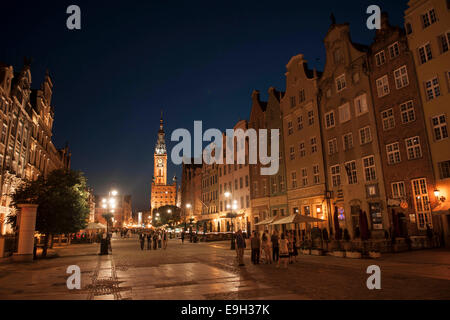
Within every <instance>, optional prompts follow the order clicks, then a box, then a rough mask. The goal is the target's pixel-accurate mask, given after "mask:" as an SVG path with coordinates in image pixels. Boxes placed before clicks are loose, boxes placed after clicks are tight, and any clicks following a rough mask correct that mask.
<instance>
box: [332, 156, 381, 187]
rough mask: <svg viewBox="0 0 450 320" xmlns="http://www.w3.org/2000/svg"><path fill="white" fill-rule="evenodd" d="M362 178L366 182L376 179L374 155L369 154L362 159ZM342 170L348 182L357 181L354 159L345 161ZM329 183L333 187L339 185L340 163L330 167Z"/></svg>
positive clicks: (355, 182) (354, 182) (340, 181)
mask: <svg viewBox="0 0 450 320" xmlns="http://www.w3.org/2000/svg"><path fill="white" fill-rule="evenodd" d="M362 165H363V173H364V179H365V181H366V182H373V181H375V180H376V179H377V173H376V169H375V157H374V156H369V157H365V158H363V160H362ZM342 171H343V172H345V173H346V176H347V183H348V184H350V185H351V184H357V183H358V171H357V166H356V161H349V162H346V163H345V164H344V166H343V170H342ZM330 173H331V184H332V186H333V187H339V186H341V183H342V180H341V165H335V166H332V167H331V168H330Z"/></svg>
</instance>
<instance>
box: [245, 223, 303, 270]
mask: <svg viewBox="0 0 450 320" xmlns="http://www.w3.org/2000/svg"><path fill="white" fill-rule="evenodd" d="M296 242H297V239H296V238H295V236H294V233H293V232H287V233H282V234H281V236H278V232H277V231H274V232H273V234H272V236H271V237H270V239H269V235H268V233H267V232H266V231H265V232H264V233H263V235H262V238H261V240H260V237H259V233H258V232H256V231H255V232H253V236H252V239H251V244H252V262H253V263H254V264H259V262H260V253H261V251H263V252H264V260H265V262H266V264H271V263H273V262H277V268H278V267H279V266H280V263H283V265H284V266H285V268H287V264H288V262H289V263H294V260H296V257H297V255H298V252H297V246H296Z"/></svg>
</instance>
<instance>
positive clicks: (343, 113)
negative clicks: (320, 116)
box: [324, 94, 369, 129]
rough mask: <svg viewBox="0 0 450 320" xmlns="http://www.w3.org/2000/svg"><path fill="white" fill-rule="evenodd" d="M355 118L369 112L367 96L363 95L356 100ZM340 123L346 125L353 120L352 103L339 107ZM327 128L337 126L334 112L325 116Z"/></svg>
mask: <svg viewBox="0 0 450 320" xmlns="http://www.w3.org/2000/svg"><path fill="white" fill-rule="evenodd" d="M354 107H355V116H356V117H359V116H361V115H363V114H365V113H367V112H368V111H369V109H368V106H367V95H366V94H362V95H360V96H358V97H356V98H355V99H354ZM338 110H339V112H338V114H339V122H340V123H345V122H348V121H350V120H351V118H352V113H351V110H350V102H347V103H345V104H343V105H342V106H339V107H338ZM324 120H325V128H326V129H331V128H334V127H335V126H336V115H335V113H334V110H332V111H330V112H328V113H326V114H325V119H324Z"/></svg>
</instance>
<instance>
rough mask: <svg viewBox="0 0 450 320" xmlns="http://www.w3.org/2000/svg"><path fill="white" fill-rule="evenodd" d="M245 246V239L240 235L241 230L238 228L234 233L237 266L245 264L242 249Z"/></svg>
mask: <svg viewBox="0 0 450 320" xmlns="http://www.w3.org/2000/svg"><path fill="white" fill-rule="evenodd" d="M245 248H246V244H245V239H244V236H243V235H242V230H241V229H239V230H238V232H237V233H236V253H237V260H238V264H239V267H243V266H245V264H244V250H245Z"/></svg>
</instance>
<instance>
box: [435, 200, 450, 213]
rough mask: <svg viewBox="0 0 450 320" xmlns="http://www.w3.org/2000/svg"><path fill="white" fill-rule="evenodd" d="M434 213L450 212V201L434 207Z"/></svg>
mask: <svg viewBox="0 0 450 320" xmlns="http://www.w3.org/2000/svg"><path fill="white" fill-rule="evenodd" d="M433 213H434V214H450V201H445V202H443V203H441V204H440V205H438V206H437V207H436V208H434V209H433Z"/></svg>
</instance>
